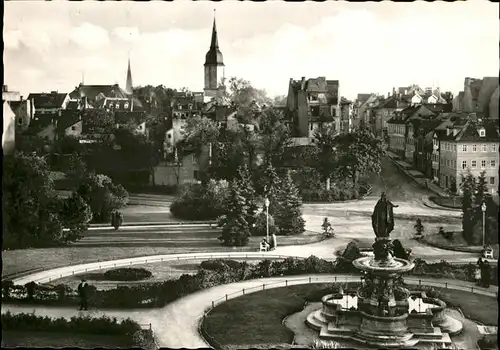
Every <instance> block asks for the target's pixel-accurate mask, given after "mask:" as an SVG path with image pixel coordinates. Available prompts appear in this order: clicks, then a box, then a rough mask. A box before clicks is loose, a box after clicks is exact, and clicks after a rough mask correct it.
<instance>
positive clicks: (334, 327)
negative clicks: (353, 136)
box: [306, 193, 452, 348]
mask: <svg viewBox="0 0 500 350" xmlns="http://www.w3.org/2000/svg"><path fill="white" fill-rule="evenodd" d="M394 207H397V206H395V205H394V204H392V203H391V202H390V201H389V200H388V199H387V198H386V197H385V194H384V193H382V196H381V198H380V200H379V201H378V202H377V204H376V206H375V209H374V211H373V215H372V226H373V230H374V231H375V235H376V238H375V243H374V244H373V253H374V254H373V257H372V256H368V257H362V258H359V259H357V260H355V261H353V265H354V266H355V267H356V268H357V269H359V270H360V271H361V272H362V273H363V278H362V284H361V286H360V287H359V288H358V289H357V290H353V291H342V290H341V291H340V292H339V293H335V294H330V295H325V296H324V297H323V298H322V300H321V301H322V304H323V307H322V309H320V310H316V311H314V312H312V313H311V314H309V316H308V317H307V319H306V323H307V325H308V326H309V327H311V328H313V329H316V330H319V331H320V333H319V337H320V339H335V340H342V339H344V340H354V341H356V342H358V343H362V344H366V345H373V346H376V347H378V348H380V347H382V348H391V347H392V348H407V347H415V346H416V345H417V344H419V345H420V346H419V347H422V346H423V347H426V346H431V345H432V344H437V345H439V346H441V347H446V346H448V345H450V344H451V343H452V342H451V339H450V336H449V334H448V333H444V332H442V331H441V328H439V327H436V325H440V324H441V323H443V320H444V319H445V316H444V312H443V310H444V308H445V307H446V304H445V303H444V302H443V301H441V300H439V299H435V298H428V297H427V295H426V294H425V293H424V292H410V291H409V290H408V289H406V288H405V286H404V283H403V278H402V274H403V273H405V272H408V271H411V270H412V269H413V267H414V264H413V263H411V262H410V261H408V260H405V259H400V258H395V257H394V256H393V255H394V248H393V245H392V241H391V239H390V238H389V234H390V232H392V230H393V229H394V215H393V208H394Z"/></svg>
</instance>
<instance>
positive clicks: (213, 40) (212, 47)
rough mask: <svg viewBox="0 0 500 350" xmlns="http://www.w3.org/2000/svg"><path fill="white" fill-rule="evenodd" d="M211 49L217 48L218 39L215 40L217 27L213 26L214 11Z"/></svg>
mask: <svg viewBox="0 0 500 350" xmlns="http://www.w3.org/2000/svg"><path fill="white" fill-rule="evenodd" d="M210 48H211V49H218V48H219V39H218V38H217V25H216V24H215V9H214V25H213V27H212V41H211V42H210Z"/></svg>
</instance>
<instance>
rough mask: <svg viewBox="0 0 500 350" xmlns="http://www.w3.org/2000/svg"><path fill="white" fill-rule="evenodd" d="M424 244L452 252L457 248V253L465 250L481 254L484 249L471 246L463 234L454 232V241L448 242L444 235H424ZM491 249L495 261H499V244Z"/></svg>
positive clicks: (493, 245)
mask: <svg viewBox="0 0 500 350" xmlns="http://www.w3.org/2000/svg"><path fill="white" fill-rule="evenodd" d="M423 242H424V243H426V244H429V245H432V246H436V247H439V248H445V247H446V248H448V249H451V250H453V249H454V248H455V249H456V250H457V251H462V250H463V251H470V252H475V253H476V252H477V253H480V252H481V251H482V249H483V248H482V247H481V246H469V245H468V244H467V242H466V241H465V239H464V238H463V236H462V232H454V234H453V240H447V239H446V238H444V237H443V236H442V235H439V234H430V235H424V237H423ZM491 247H492V248H493V256H494V257H495V259H497V258H498V256H499V254H498V249H499V247H498V244H492V245H491Z"/></svg>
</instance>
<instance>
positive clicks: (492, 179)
mask: <svg viewBox="0 0 500 350" xmlns="http://www.w3.org/2000/svg"><path fill="white" fill-rule="evenodd" d="M494 184H495V178H494V177H493V176H492V177H490V185H494Z"/></svg>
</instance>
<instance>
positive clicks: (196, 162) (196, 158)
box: [193, 154, 198, 164]
mask: <svg viewBox="0 0 500 350" xmlns="http://www.w3.org/2000/svg"><path fill="white" fill-rule="evenodd" d="M193 164H198V157H197V156H196V154H193Z"/></svg>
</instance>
